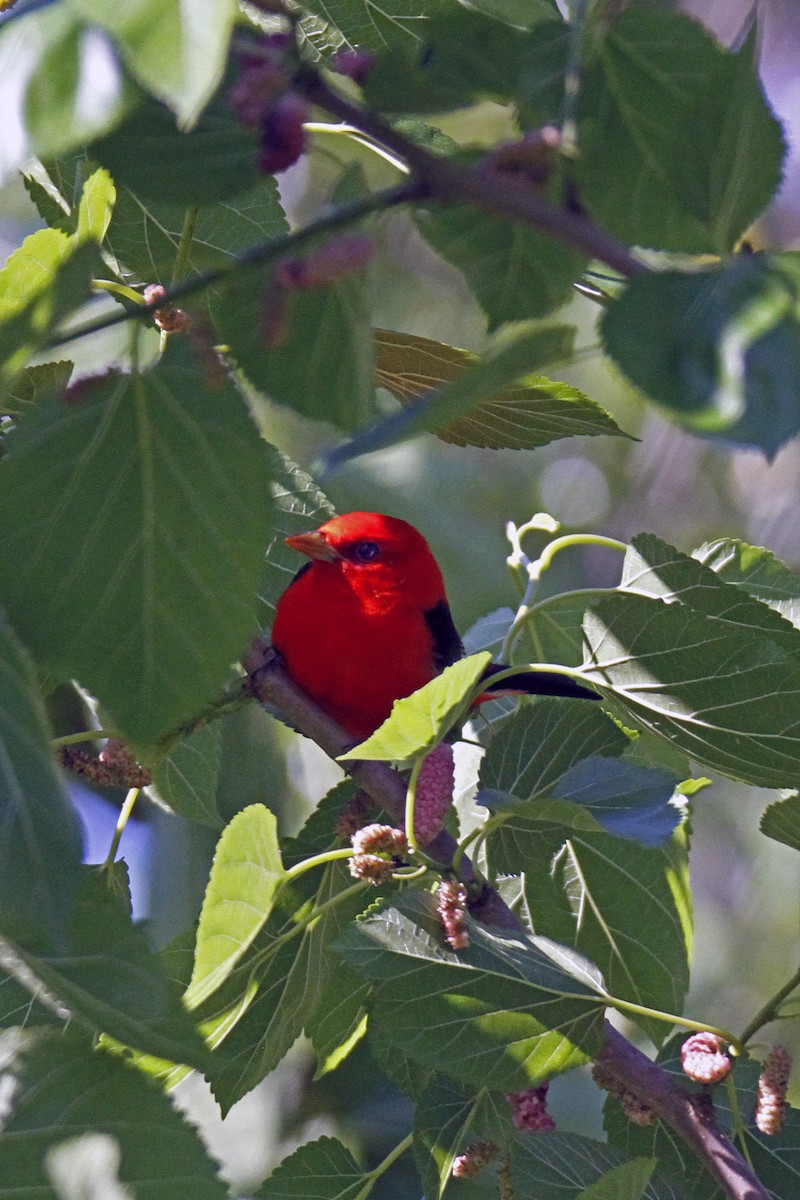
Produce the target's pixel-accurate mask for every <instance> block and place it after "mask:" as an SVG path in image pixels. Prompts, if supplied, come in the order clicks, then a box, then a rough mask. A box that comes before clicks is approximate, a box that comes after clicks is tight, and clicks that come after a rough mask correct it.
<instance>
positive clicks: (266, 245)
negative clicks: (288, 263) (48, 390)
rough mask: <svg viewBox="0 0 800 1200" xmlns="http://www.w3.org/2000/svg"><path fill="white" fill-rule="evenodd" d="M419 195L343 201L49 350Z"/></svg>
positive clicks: (396, 192) (407, 188) (411, 191)
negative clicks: (299, 227) (290, 229)
mask: <svg viewBox="0 0 800 1200" xmlns="http://www.w3.org/2000/svg"><path fill="white" fill-rule="evenodd" d="M416 195H417V189H416V188H415V187H414V186H413V185H411V184H408V183H404V184H401V185H400V186H398V187H393V188H386V189H385V190H383V191H380V192H375V193H374V194H372V195H371V196H366V197H363V198H359V199H357V200H351V201H349V202H348V203H346V204H341V205H339V207H338V208H335V209H333V210H331V211H329V212H326V213H325V214H324V215H323V216H321V217H318V218H317V220H316V221H310V222H309V223H308V225H305V226H304V227H303V228H302V229H297V230H295V231H294V232H292V233H285V234H281V235H280V236H279V237H274V238H268V239H267V240H266V241H263V242H256V243H255V244H254V245H252V246H248V247H247V249H246V250H243V251H242V253H241V254H235V255H232V256H231V257H230V258H229V259H228V260H227V262H226V263H225V264H224V265H223V266H221V267H216V268H215V269H214V270H210V271H200V272H198V273H197V274H195V275H192V276H190V278H188V279H182V280H181V281H180V282H179V283H176V284H175V286H174V287H170V288H168V289H167V292H166V294H165V295H164V296H162V297H161V298H160V299H159V300H154V301H153V302H152V303H151V304H144V305H142V306H141V307H140V308H139V310H138V311H137V312H135V313H132V312H117V313H109V314H108V315H106V316H105V317H99V318H98V319H97V320H96V321H89V322H87V324H86V325H79V326H77V327H76V328H75V329H70V330H68V331H67V332H66V333H62V334H59V335H58V336H57V337H55V338H52V339H51V340H50V342H49V343H48V349H55V347H57V346H63V345H65V344H66V343H68V342H73V341H76V340H77V339H78V338H83V337H88V336H89V334H92V333H98V332H99V331H100V330H102V329H110V328H111V327H112V326H114V325H121V324H122V323H123V322H125V321H130V320H132V319H134V318H135V319H138V318H140V317H142V318H145V317H149V316H150V315H151V314H152V313H154V312H155V311H156V309H157V308H164V307H167V306H168V305H171V304H175V303H176V301H178V300H182V299H183V298H184V297H185V296H191V295H194V294H195V293H196V292H202V291H204V290H205V289H206V288H209V287H212V286H213V285H214V284H217V283H221V282H222V281H223V280H225V279H228V278H229V277H231V276H232V275H234V274H235V273H236V272H237V271H243V270H248V269H250V268H253V267H260V266H263V265H264V264H265V263H268V262H270V261H272V259H275V258H279V257H280V256H281V255H283V254H286V253H287V252H289V251H291V250H293V249H295V247H297V246H300V245H302V244H303V243H305V242H307V241H310V240H311V239H312V238H314V237H317V236H318V235H319V234H320V233H329V232H332V231H333V230H334V229H341V228H343V227H345V226H347V225H352V224H353V223H354V222H355V221H358V220H360V219H361V218H362V217H366V216H369V215H370V214H371V213H374V212H382V211H384V210H386V209H389V208H392V207H394V206H396V205H399V204H406V203H408V202H409V201H410V200H413V199H414V197H415V196H416ZM140 299H141V297H140Z"/></svg>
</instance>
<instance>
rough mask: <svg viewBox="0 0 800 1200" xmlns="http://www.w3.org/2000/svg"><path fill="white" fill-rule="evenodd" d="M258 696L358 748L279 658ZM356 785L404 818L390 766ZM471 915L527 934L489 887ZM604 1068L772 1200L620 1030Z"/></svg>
mask: <svg viewBox="0 0 800 1200" xmlns="http://www.w3.org/2000/svg"><path fill="white" fill-rule="evenodd" d="M248 684H249V687H250V690H251V692H252V694H253V696H254V697H255V698H256V699H257V700H258V701H259V702H260V703H262V704H266V705H268V706H271V707H274V708H275V709H277V710H278V712H279V713H280V714H281V716H282V717H283V718H284V719H285V720H286V721H287V722H288V723H289V724H290V725H291V726H293V727H294V728H295V729H297V730H299V731H300V733H303V734H305V736H306V737H309V738H311V740H312V741H314V742H316V743H317V745H318V746H320V747H321V749H322V750H324V751H325V753H326V754H327V755H329V757H330V758H333V759H338V757H339V755H341V754H343V753H344V752H345V751H346V750H348V749H350V748H351V747H352V739H350V738H349V737H348V735H347V734H346V733H345V731H344V730H343V729H342V728H341V726H339V725H338V724H337V723H336V722H335V721H334V720H333V719H332V718H331V717H329V716H328V714H327V713H326V712H324V711H323V710H322V709H321V708H319V707H318V706H317V705H316V704H315V703H314V702H313V701H312V700H310V699H309V698H308V697H307V696H306V695H305V693H304V692H301V690H300V689H299V688H298V687H297V685H296V684H295V683H294V682H293V680H292V679H291V678H290V677H289V675H288V674H287V673H286V671H285V670H284V668H283V667H282V665H281V662H280V659H279V657H278V655H277V654H275V652H274V651H271V650H270V651H267V653H266V654H265V656H264V661H263V663H262V664H261V665H259V666H258V667H256V669H255V670H254V671H253V672H252V674H251V675H250V677H249V681H248ZM348 768H349V774H350V776H351V778H352V779H353V780H354V781H355V782H356V783H357V784H358V786H359V787H360V788H363V790H364V791H365V792H367V793H368V794H369V795H370V796H371V797H372V798H373V799H374V800H376V801H377V802H378V803H379V804H380V805H381V806H382V808H384V809H385V810H386V812H387V813H389V815H390V816H391V818H392V820H395V821H400V820H401V819H402V817H403V813H404V811H405V795H406V787H405V783H404V782H403V780H402V779H401V777H400V776H399V775H398V773H397V772H396V771H394V770H392V768H391V767H389V766H388V765H387V764H386V763H380V762H360V763H348ZM455 845H456V843H455V841H454V840H453V838H451V837H450V835H449V834H447V833H445V832H442V833H440V834H439V836H438V837H437V838H436V839H435V840H434V841H433V842H431V844H430V845H429V846H427V847H426V853H427V854H429V855H430V856H431V857H432V858H435V859H437V861H439V862H441V863H442V864H443V865H444V866H447V865H449V864H450V863H451V862H452V856H453V851H454V850H455ZM462 876H463V877H464V879H465V880H469V879H471V878H472V870H471V864H470V863H469V860H468V859H467V858H466V856H465V857H464V858H463V860H462ZM470 912H471V913H472V915H473V916H474V917H475V918H476V919H477V920H479V921H482V922H484V923H485V924H488V925H499V926H502V927H504V928H507V929H508V928H514V929H520V928H521V925H520V922H519V921H518V920H517V918H516V917H515V916H514V914H513V913H512V912H511V910H510V909H509V908H508V907H507V905H506V904H505V902H504V901H503V900H502V899H501V898H500V896H499V895H498V894H497V893H496V892H495V891H494V890H493V889H492V888H487V889H486V892H485V894H484V895H483V896H482V897H481V898H480V899H479V901H478V902H477V904H473V905H470ZM597 1061H598V1062H599V1063H600V1064H601V1065H602V1066H603V1068H604V1069H605V1071H607V1072H608V1073H609V1074H611V1075H612V1076H613V1077H614V1079H616V1080H617V1081H618V1082H619V1083H620V1084H621V1085H622V1086H623V1087H625V1088H627V1089H628V1090H629V1091H631V1092H633V1093H634V1095H636V1096H637V1097H638V1098H639V1099H640V1100H641V1101H642V1102H643V1103H644V1104H646V1105H647V1106H648V1107H649V1108H651V1109H653V1111H654V1112H655V1113H656V1114H657V1115H658V1116H659V1117H660V1118H661V1119H662V1120H663V1121H664V1122H665V1123H666V1124H667V1125H669V1126H670V1128H671V1129H673V1130H674V1131H675V1133H677V1134H678V1136H679V1137H680V1138H681V1139H682V1140H683V1141H684V1142H685V1143H686V1145H687V1146H688V1147H689V1148H690V1150H691V1151H692V1153H693V1154H695V1155H696V1156H697V1158H698V1159H699V1160H700V1161H701V1162H702V1164H703V1166H705V1168H706V1169H707V1171H708V1172H709V1173H710V1174H711V1175H712V1176H713V1177H714V1179H716V1180H717V1182H718V1183H719V1185H720V1186H721V1187H722V1189H723V1190H724V1192H725V1194H726V1195H727V1196H729V1197H730V1200H770V1197H769V1193H768V1192H767V1191H766V1189H765V1188H764V1187H763V1186H762V1185H761V1183H759V1181H758V1179H757V1178H756V1177H755V1175H754V1174H753V1172H752V1171H751V1169H750V1167H749V1166H748V1165H747V1163H746V1162H745V1161H744V1159H743V1158H742V1156H741V1155H740V1154H739V1152H738V1150H737V1149H736V1147H735V1146H734V1145H733V1143H732V1142H731V1141H730V1139H729V1138H728V1137H727V1135H726V1134H725V1133H724V1132H723V1131H722V1129H721V1128H720V1127H719V1125H718V1124H717V1121H716V1119H715V1117H714V1114H713V1109H712V1108H711V1105H710V1103H708V1102H707V1100H706V1098H705V1097H704V1096H703V1095H702V1094H701V1095H692V1094H690V1093H689V1092H687V1091H684V1089H683V1088H682V1087H679V1086H678V1084H677V1083H675V1081H674V1080H673V1079H672V1078H671V1077H670V1076H669V1075H668V1074H667V1072H666V1071H664V1070H663V1069H662V1068H661V1067H659V1066H658V1065H657V1064H656V1063H654V1062H651V1060H650V1059H649V1058H647V1057H646V1055H644V1054H642V1053H641V1051H639V1050H637V1049H636V1047H635V1046H632V1045H631V1043H630V1042H628V1041H627V1039H626V1038H624V1037H623V1036H622V1034H620V1033H618V1032H617V1030H616V1029H614V1028H613V1026H611V1025H609V1024H608V1023H606V1039H605V1043H604V1045H603V1048H602V1050H601V1051H600V1054H599V1055H598V1059H597Z"/></svg>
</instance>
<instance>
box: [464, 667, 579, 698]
mask: <svg viewBox="0 0 800 1200" xmlns="http://www.w3.org/2000/svg"><path fill="white" fill-rule="evenodd" d="M506 670H508V668H507V667H504V666H503V664H502V663H489V665H488V667H487V668H486V670H485V671H484V672H483V678H484V680H486V681H491V679H492V677H493V676H494V675H497V674H498V673H499V672H500V671H506ZM486 690H487V692H494V691H496V692H497V693H498V695H502V693H503V692H512V693H513V692H517V693H519V692H524V693H525V694H526V695H528V696H567V697H568V698H570V699H574V700H599V699H600V697H599V696H598V694H597V692H592V691H590V690H589V688H587V687H584V686H583V684H580V683H576V682H575V680H574V679H570V678H569V676H568V675H557V674H556V672H555V671H536V672H534V671H520V672H519V674H518V675H509V676H508V677H507V678H506V679H501V680H499V682H498V683H496V684H492V683H491V682H487V688H486Z"/></svg>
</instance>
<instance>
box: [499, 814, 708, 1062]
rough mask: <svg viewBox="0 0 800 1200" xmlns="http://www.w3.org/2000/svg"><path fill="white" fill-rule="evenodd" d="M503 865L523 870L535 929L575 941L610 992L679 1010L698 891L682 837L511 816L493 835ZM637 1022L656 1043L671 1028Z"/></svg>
mask: <svg viewBox="0 0 800 1200" xmlns="http://www.w3.org/2000/svg"><path fill="white" fill-rule="evenodd" d="M492 841H493V846H492V848H491V851H490V852H491V855H492V862H493V863H494V865H495V866H496V868H497V869H499V870H507V869H508V868H509V867H513V868H514V869H516V870H517V871H518V870H519V869H520V865H523V866H524V870H525V897H526V900H527V904H528V907H529V909H530V911H531V914H532V917H533V921H534V925H535V928H536V931H537V933H539V934H541V935H543V936H544V937H549V938H553V939H554V940H556V941H558V942H561V943H563V944H564V945H567V946H572V947H574V948H575V949H576V950H578V951H579V952H580V953H581V954H584V955H586V956H587V957H588V958H589V959H591V961H592V962H593V963H595V964H596V966H597V967H598V969H599V970H600V971H601V972H602V974H603V978H604V980H605V985H606V987H607V989H608V991H609V993H610V994H611V995H615V996H619V997H620V999H622V1000H629V1001H632V1002H634V1003H636V1004H643V1005H645V1006H646V1007H648V1008H658V1009H662V1010H666V1011H667V1012H677V1013H679V1012H680V1011H681V1009H682V1007H683V1001H684V997H685V995H686V989H687V987H688V984H689V953H690V950H691V941H692V919H691V898H690V897H691V893H690V891H689V883H688V862H687V856H686V850H685V844H684V839H683V838H682V837H681V836H680V835H678V836H677V838H676V840H675V841H674V842H672V843H671V844H670V845H668V846H667V847H665V848H663V849H651V848H648V847H645V846H640V845H639V844H637V843H636V842H633V841H630V840H628V839H623V838H618V837H612V836H611V835H609V834H607V833H593V832H591V831H589V832H586V831H584V830H581V829H575V828H568V829H565V828H564V827H563V826H559V825H557V824H553V823H550V822H548V820H547V817H546V814H543V816H542V818H541V819H538V820H537V819H535V818H533V817H531V816H529V815H527V813H526V812H523V813H521V814H520V815H519V816H518V817H517V816H515V817H512V818H511V819H510V821H509V822H508V823H507V824H506V825H504V826H503V827H502V828H501V829H500V830H499V831H498V832H497V833H496V834H495V836H494V837H493V839H492ZM634 1019H635V1020H639V1021H640V1022H641V1024H642V1027H643V1028H644V1029H645V1031H646V1032H647V1033H648V1035H649V1036H650V1037H651V1038H652V1039H653V1040H654V1041H656V1043H659V1042H661V1041H663V1039H664V1037H665V1036H666V1034H667V1032H668V1030H669V1027H668V1026H667V1025H665V1024H663V1023H661V1022H658V1021H653V1020H647V1019H646V1018H634Z"/></svg>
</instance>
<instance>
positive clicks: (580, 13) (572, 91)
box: [561, 0, 588, 158]
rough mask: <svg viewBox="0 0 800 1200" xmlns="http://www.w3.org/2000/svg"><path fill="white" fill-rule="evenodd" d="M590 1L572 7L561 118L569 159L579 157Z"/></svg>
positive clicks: (582, 0) (563, 146)
mask: <svg viewBox="0 0 800 1200" xmlns="http://www.w3.org/2000/svg"><path fill="white" fill-rule="evenodd" d="M587 7H588V0H573V3H572V4H571V5H570V26H569V45H568V47H567V70H566V72H565V75H564V106H563V109H562V116H561V152H562V154H564V155H566V157H567V158H577V155H578V133H577V131H578V125H577V119H576V118H577V110H578V95H579V93H580V86H581V76H580V61H581V39H582V37H583V23H584V21H585V19H586V9H587Z"/></svg>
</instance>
